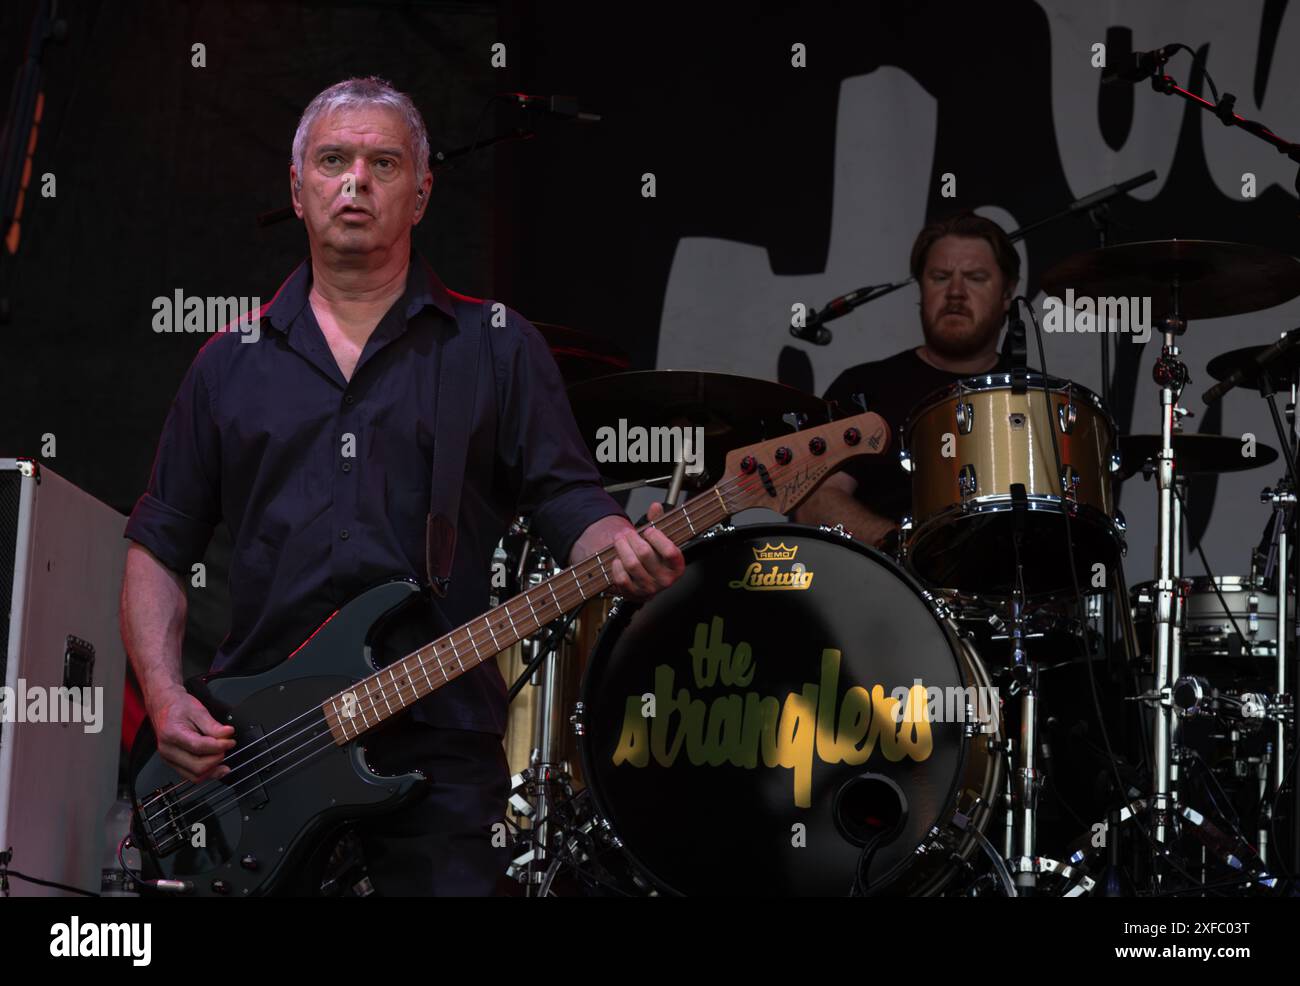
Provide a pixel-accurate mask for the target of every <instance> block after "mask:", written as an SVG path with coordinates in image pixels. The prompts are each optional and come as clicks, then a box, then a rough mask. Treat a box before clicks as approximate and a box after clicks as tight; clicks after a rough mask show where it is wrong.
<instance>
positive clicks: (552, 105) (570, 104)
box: [506, 92, 601, 123]
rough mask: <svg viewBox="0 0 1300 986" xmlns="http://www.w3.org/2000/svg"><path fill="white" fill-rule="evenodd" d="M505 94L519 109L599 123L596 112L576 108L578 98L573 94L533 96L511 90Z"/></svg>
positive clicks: (583, 121) (598, 115)
mask: <svg viewBox="0 0 1300 986" xmlns="http://www.w3.org/2000/svg"><path fill="white" fill-rule="evenodd" d="M506 95H507V96H508V97H509V98H510V99H513V100H514V101H515V105H517V106H518V107H519V108H520V109H525V110H539V111H541V112H543V113H548V114H550V115H551V116H559V117H563V118H564V119H566V120H578V121H580V122H582V123H599V122H600V119H601V118H600V114H598V113H588V112H586V111H584V110H580V109H578V100H577V99H576V98H575V97H573V96H534V95H532V94H531V93H526V92H511V93H506Z"/></svg>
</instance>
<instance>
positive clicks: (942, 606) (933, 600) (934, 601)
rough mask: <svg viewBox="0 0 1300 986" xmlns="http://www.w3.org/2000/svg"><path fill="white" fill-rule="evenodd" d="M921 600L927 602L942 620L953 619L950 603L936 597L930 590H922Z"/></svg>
mask: <svg viewBox="0 0 1300 986" xmlns="http://www.w3.org/2000/svg"><path fill="white" fill-rule="evenodd" d="M921 598H922V599H924V600H925V601H926V603H927V604H928V605H929V607H930V611H931V612H933V613H934V615H935V616H937V617H939V619H941V620H949V619H952V610H950V609H949V608H948V603H947V601H946V600H944V599H943V597H941V596H936V595H935V594H934V593H932V592H931V591H930V590H928V589H922V590H921Z"/></svg>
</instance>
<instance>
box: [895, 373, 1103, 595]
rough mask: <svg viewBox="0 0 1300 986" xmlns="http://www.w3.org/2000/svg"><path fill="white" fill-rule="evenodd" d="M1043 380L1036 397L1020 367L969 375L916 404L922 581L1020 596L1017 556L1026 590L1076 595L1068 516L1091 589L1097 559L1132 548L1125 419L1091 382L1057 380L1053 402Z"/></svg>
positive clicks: (1036, 382)
mask: <svg viewBox="0 0 1300 986" xmlns="http://www.w3.org/2000/svg"><path fill="white" fill-rule="evenodd" d="M1043 382H1044V378H1043V375H1042V374H1039V373H1030V374H1028V377H1027V387H1026V390H1025V392H1024V393H1015V391H1014V389H1013V387H1012V379H1011V374H1010V373H990V374H982V375H980V376H975V377H968V378H966V379H963V380H959V381H957V382H956V383H954V384H951V385H950V386H948V387H945V388H944V389H942V390H940V391H936V392H935V393H933V394H931V395H930V396H929V397H928V398H926V399H925V400H924V401H923V402H922V403H921V404H919V405H918V406H917V408H916V409H915V410H913V412H912V415H911V417H910V418H909V419H908V421H907V424H906V425H904V427H903V441H904V448H903V451H902V452H901V453H900V454H901V457H902V461H903V467H904V468H905V469H907V470H908V471H910V472H911V474H912V517H911V518H910V522H905V523H904V525H903V526H904V532H903V533H904V538H905V551H906V556H907V563H908V565H909V566H910V567H911V568H912V570H913V571H914V572H916V574H917V575H919V576H920V577H921V578H922V579H924V580H926V581H928V582H930V583H932V584H934V585H941V586H946V587H949V588H952V589H956V590H958V591H962V592H978V593H981V594H983V595H986V596H1010V595H1011V594H1012V593H1013V591H1014V590H1015V587H1016V585H1017V568H1018V565H1017V562H1018V563H1019V569H1020V572H1021V577H1022V578H1023V586H1024V589H1025V592H1026V595H1027V596H1030V597H1044V596H1053V595H1061V594H1066V593H1070V592H1072V591H1073V584H1074V580H1072V579H1071V577H1070V570H1069V566H1068V564H1067V556H1066V550H1065V525H1066V522H1065V520H1064V519H1063V514H1068V515H1069V517H1070V522H1069V526H1070V533H1071V537H1072V540H1073V544H1074V561H1075V567H1076V570H1077V571H1076V575H1077V579H1078V584H1079V586H1080V588H1081V589H1082V590H1083V591H1084V592H1087V591H1089V590H1090V589H1091V588H1092V587H1093V581H1094V580H1093V578H1092V573H1093V566H1094V565H1095V564H1097V563H1101V564H1103V565H1107V566H1109V565H1111V564H1112V563H1113V562H1114V561H1115V560H1116V558H1117V557H1118V554H1119V552H1120V551H1122V531H1123V521H1122V519H1121V518H1120V517H1119V515H1118V514H1117V513H1116V511H1115V501H1114V491H1113V489H1112V476H1113V475H1114V473H1115V472H1117V471H1118V469H1119V455H1118V452H1117V451H1116V445H1115V423H1114V421H1113V420H1112V419H1111V416H1110V414H1109V413H1107V411H1106V409H1105V407H1104V406H1103V405H1102V403H1101V400H1100V399H1099V398H1098V397H1097V396H1096V395H1095V394H1094V393H1093V392H1092V391H1090V390H1088V389H1087V388H1086V387H1081V386H1079V385H1078V384H1073V383H1070V382H1069V381H1065V380H1058V379H1056V378H1053V377H1047V378H1046V383H1047V389H1048V391H1049V393H1050V401H1049V397H1048V395H1047V394H1044V392H1043ZM1049 404H1050V406H1049ZM1049 428H1050V429H1054V430H1055V431H1056V440H1057V444H1058V446H1059V448H1060V456H1061V458H1060V462H1061V471H1060V473H1059V474H1058V473H1057V469H1056V456H1055V454H1054V453H1053V450H1052V436H1051V432H1050V431H1049ZM909 528H910V529H909Z"/></svg>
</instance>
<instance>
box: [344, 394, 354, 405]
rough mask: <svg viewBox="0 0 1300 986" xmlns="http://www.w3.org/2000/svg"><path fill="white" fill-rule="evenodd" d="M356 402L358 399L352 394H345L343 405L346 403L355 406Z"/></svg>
mask: <svg viewBox="0 0 1300 986" xmlns="http://www.w3.org/2000/svg"><path fill="white" fill-rule="evenodd" d="M356 402H357V399H356V398H355V397H353V396H352V395H351V394H345V395H344V397H343V403H344V404H355V403H356Z"/></svg>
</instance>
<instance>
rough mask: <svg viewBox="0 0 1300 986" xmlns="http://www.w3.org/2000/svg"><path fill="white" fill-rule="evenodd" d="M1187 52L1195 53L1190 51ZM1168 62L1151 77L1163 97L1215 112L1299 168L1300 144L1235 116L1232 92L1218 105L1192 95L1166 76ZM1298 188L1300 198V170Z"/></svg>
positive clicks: (1162, 61)
mask: <svg viewBox="0 0 1300 986" xmlns="http://www.w3.org/2000/svg"><path fill="white" fill-rule="evenodd" d="M1187 50H1188V51H1191V49H1190V48H1189V49H1187ZM1194 55H1195V52H1193V56H1194ZM1164 61H1165V59H1164V58H1161V59H1160V60H1159V61H1158V62H1157V63H1156V66H1155V68H1154V69H1153V70H1152V72H1151V76H1150V78H1151V88H1152V89H1154V90H1155V91H1156V92H1158V93H1160V94H1161V95H1163V96H1181V97H1182V98H1183V99H1185V100H1187V102H1189V103H1191V104H1192V105H1194V106H1199V107H1200V108H1201V109H1203V110H1205V111H1206V112H1207V113H1213V114H1214V115H1215V116H1216V117H1218V118H1219V122H1220V123H1222V124H1223V125H1224V126H1225V127H1239V128H1241V129H1242V130H1244V131H1246V133H1248V134H1251V135H1253V136H1255V137H1258V138H1259V139H1260V140H1262V141H1264V143H1266V144H1270V145H1272V146H1273V147H1274V148H1276V149H1277V150H1278V152H1279V153H1282V154H1285V155H1286V156H1287V157H1289V158H1290V159H1291V160H1292V161H1294V162H1296V164H1297V165H1300V144H1297V143H1294V142H1293V141H1289V140H1286V139H1284V138H1282V137H1279V136H1278V135H1277V134H1275V133H1273V131H1271V130H1269V129H1268V127H1266V126H1264V124H1262V123H1260V122H1259V121H1257V120H1247V119H1246V118H1245V117H1243V116H1239V115H1238V114H1237V113H1234V112H1233V107H1234V106H1235V105H1236V103H1237V97H1236V96H1234V95H1233V94H1232V93H1230V92H1225V93H1224V94H1223V98H1222V99H1220V100H1219V101H1218V102H1217V103H1214V102H1211V101H1210V100H1208V99H1205V98H1204V97H1202V96H1198V95H1197V94H1196V93H1194V92H1189V91H1188V90H1186V89H1184V88H1182V87H1181V86H1180V85H1178V83H1177V82H1176V81H1175V80H1174V79H1173V77H1172V76H1169V75H1165V74H1164ZM1206 78H1209V76H1208V74H1207V75H1206ZM1210 88H1211V89H1213V88H1214V83H1213V82H1211V83H1210ZM1215 96H1216V98H1217V96H1218V93H1217V92H1216V93H1215ZM1295 189H1296V194H1297V195H1300V170H1297V171H1296V177H1295Z"/></svg>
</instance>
